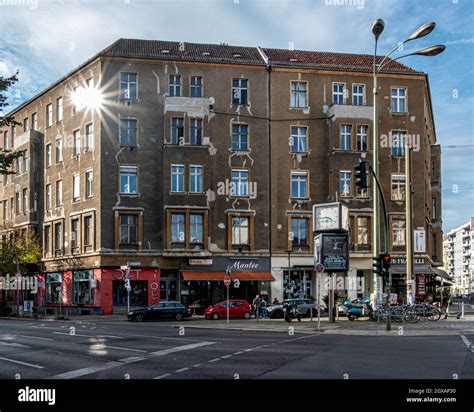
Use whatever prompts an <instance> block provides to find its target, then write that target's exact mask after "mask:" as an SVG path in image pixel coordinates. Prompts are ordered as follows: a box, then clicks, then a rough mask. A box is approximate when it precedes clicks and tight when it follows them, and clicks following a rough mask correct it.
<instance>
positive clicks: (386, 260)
mask: <svg viewBox="0 0 474 412" xmlns="http://www.w3.org/2000/svg"><path fill="white" fill-rule="evenodd" d="M373 260H374V263H373V267H374V273H376V274H377V275H379V276H384V275H388V272H389V270H390V255H389V254H388V253H380V254H379V255H378V256H376V257H374V258H373Z"/></svg>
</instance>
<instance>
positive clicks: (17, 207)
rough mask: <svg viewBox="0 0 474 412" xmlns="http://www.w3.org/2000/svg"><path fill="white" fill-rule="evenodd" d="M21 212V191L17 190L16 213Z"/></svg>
mask: <svg viewBox="0 0 474 412" xmlns="http://www.w3.org/2000/svg"><path fill="white" fill-rule="evenodd" d="M20 213H21V193H20V192H15V214H17V215H19V214H20Z"/></svg>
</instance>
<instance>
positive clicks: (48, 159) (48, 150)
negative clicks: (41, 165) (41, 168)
mask: <svg viewBox="0 0 474 412" xmlns="http://www.w3.org/2000/svg"><path fill="white" fill-rule="evenodd" d="M51 164H52V160H51V144H47V145H46V167H50V166H51Z"/></svg>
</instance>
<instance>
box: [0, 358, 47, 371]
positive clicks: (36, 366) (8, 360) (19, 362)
mask: <svg viewBox="0 0 474 412" xmlns="http://www.w3.org/2000/svg"><path fill="white" fill-rule="evenodd" d="M0 360H4V361H7V362H12V363H18V364H19V365H24V366H29V367H30V368H36V369H44V366H40V365H33V364H32V363H27V362H21V361H19V360H15V359H9V358H2V357H0Z"/></svg>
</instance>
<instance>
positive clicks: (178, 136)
mask: <svg viewBox="0 0 474 412" xmlns="http://www.w3.org/2000/svg"><path fill="white" fill-rule="evenodd" d="M171 144H180V145H182V144H184V119H183V118H182V117H172V118H171Z"/></svg>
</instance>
